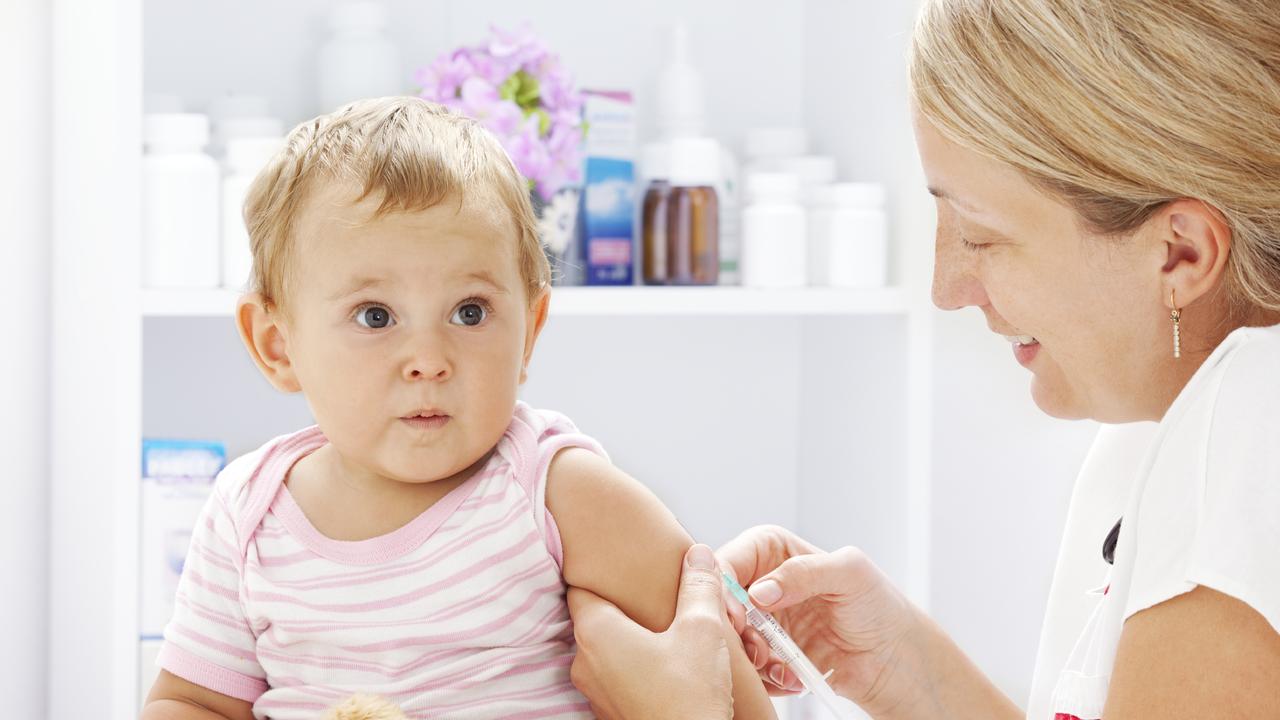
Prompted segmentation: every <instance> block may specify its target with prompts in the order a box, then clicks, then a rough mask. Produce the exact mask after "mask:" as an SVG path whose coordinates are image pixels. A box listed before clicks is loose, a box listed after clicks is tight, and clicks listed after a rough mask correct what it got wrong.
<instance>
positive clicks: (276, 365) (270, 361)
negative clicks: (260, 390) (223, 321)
mask: <svg viewBox="0 0 1280 720" xmlns="http://www.w3.org/2000/svg"><path fill="white" fill-rule="evenodd" d="M283 320H284V318H283V317H282V316H281V314H280V311H279V308H277V307H276V306H275V305H274V304H273V303H272V302H271V301H269V300H267V299H266V298H264V297H263V296H262V294H261V293H249V294H247V295H244V296H243V297H241V298H240V301H239V302H238V303H237V304H236V326H237V327H238V328H239V329H240V340H241V341H242V342H243V343H244V347H245V349H246V350H248V351H249V357H251V358H253V362H254V364H255V365H257V366H258V369H259V370H261V371H262V375H263V376H264V377H266V378H267V382H269V383H271V384H272V385H273V386H274V387H275V389H277V390H279V391H280V392H286V393H295V392H298V391H299V390H301V389H302V385H300V384H299V383H298V377H297V375H296V374H295V373H294V371H293V363H292V362H290V360H289V343H288V336H287V335H286V333H285V330H286V328H285V326H284V323H283Z"/></svg>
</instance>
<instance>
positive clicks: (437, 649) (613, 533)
mask: <svg viewBox="0 0 1280 720" xmlns="http://www.w3.org/2000/svg"><path fill="white" fill-rule="evenodd" d="M245 220H246V223H247V225H248V228H249V235H250V238H251V242H252V246H253V255H254V278H253V284H254V287H253V292H251V293H249V294H247V295H245V296H244V297H243V298H241V300H240V303H239V305H238V307H237V309H236V321H237V324H238V326H239V329H240V334H241V338H242V339H243V341H244V344H245V347H246V348H247V349H248V351H249V354H250V356H251V357H252V359H253V361H254V362H255V363H256V364H257V366H258V368H259V369H260V370H261V371H262V373H263V375H264V376H266V378H267V380H268V381H269V382H270V383H271V384H272V385H274V386H275V387H276V388H277V389H279V390H281V391H283V392H290V393H292V392H301V393H303V394H304V395H305V397H306V399H307V402H308V404H309V406H310V408H311V411H312V413H313V414H314V416H315V419H316V422H317V425H316V426H314V427H310V428H307V429H304V430H301V431H299V432H296V433H292V434H289V435H284V436H281V437H278V438H275V439H273V440H271V441H269V442H267V443H266V444H265V445H263V446H262V447H261V448H259V449H258V450H256V451H254V452H252V453H250V454H248V455H245V456H243V457H240V458H239V459H237V460H235V461H234V462H232V463H231V464H229V465H228V466H227V467H226V469H225V470H223V472H222V473H221V474H220V475H219V477H218V480H217V483H216V486H215V489H214V493H213V496H212V498H211V499H210V501H209V503H208V504H207V506H206V507H205V509H204V512H203V514H202V516H201V518H200V520H199V522H198V523H197V526H196V528H195V530H194V533H193V536H192V542H191V548H190V551H189V553H188V557H187V561H186V566H185V569H184V571H183V576H182V580H181V582H180V584H179V587H178V594H177V603H176V609H175V612H174V616H173V618H172V620H171V621H170V623H169V625H168V627H167V628H166V629H165V633H164V636H165V642H164V647H163V649H162V650H161V653H160V659H159V664H160V666H161V668H162V671H161V673H160V677H159V679H158V680H157V681H156V684H155V686H154V687H153V688H152V690H151V694H150V696H149V698H148V700H147V703H146V706H145V708H144V709H143V712H142V716H143V718H144V719H147V718H151V719H159V718H218V717H225V718H233V719H237V720H239V719H242V718H251V717H253V718H268V717H269V718H277V719H279V720H288V719H290V718H299V719H301V718H307V719H312V718H316V717H318V716H320V715H322V714H324V712H325V710H326V709H327V708H331V707H333V706H335V705H337V704H339V703H341V702H342V701H343V699H344V698H347V697H348V696H350V695H352V694H354V693H357V692H360V693H366V694H370V695H378V696H383V697H385V698H388V699H389V700H391V701H392V702H394V703H396V704H397V705H399V706H400V708H401V709H402V710H403V711H404V713H405V714H406V715H407V716H409V717H414V718H425V717H433V718H434V717H442V718H499V717H501V718H578V717H590V716H591V710H590V707H589V706H588V704H587V701H586V700H585V698H584V697H583V696H582V695H581V694H579V693H578V691H577V690H576V688H574V686H573V684H572V683H571V682H570V680H569V666H570V664H571V662H572V660H573V655H574V643H573V628H572V620H571V618H570V615H569V610H568V606H567V605H566V603H565V594H566V591H567V588H568V586H574V587H580V588H584V589H587V590H590V591H592V592H594V593H596V594H597V595H600V596H602V597H604V598H606V599H608V600H610V601H612V602H613V603H614V604H616V605H617V606H618V607H619V608H621V609H622V610H623V611H624V612H626V613H627V614H628V615H630V616H631V617H632V618H633V619H634V620H636V621H637V622H639V623H641V624H643V625H645V626H646V627H648V628H650V629H651V630H654V631H660V630H663V629H665V628H666V627H667V625H668V624H669V623H670V622H671V619H672V617H673V614H674V609H675V597H676V587H677V582H678V570H679V567H680V563H681V558H682V557H683V554H684V551H685V549H686V548H688V547H689V545H690V544H691V543H692V540H691V538H690V537H689V536H688V535H687V534H686V533H685V532H684V531H683V530H682V529H681V527H680V525H679V524H678V523H677V522H676V520H675V518H674V517H673V516H672V515H671V514H670V513H669V512H668V511H667V510H666V508H665V507H663V506H662V504H661V503H660V502H659V501H658V500H657V499H656V498H655V497H654V496H653V495H652V494H651V493H649V492H648V491H647V490H645V489H644V488H643V487H642V486H641V485H639V484H638V483H637V482H636V481H634V480H632V479H631V478H629V477H628V476H626V475H625V474H623V473H622V472H620V471H619V470H617V469H616V468H614V467H613V466H612V465H611V464H610V462H609V460H608V458H607V456H606V455H605V453H604V451H603V449H601V447H600V446H599V444H597V443H596V442H595V441H594V440H592V439H591V438H590V437H587V436H586V435H583V434H582V433H580V432H579V431H578V430H577V429H576V428H575V427H574V425H573V423H571V422H570V421H569V420H568V419H567V418H565V417H564V416H562V415H559V414H557V413H554V412H548V411H543V410H536V409H533V408H531V407H528V406H527V405H525V404H523V403H521V402H519V401H518V400H517V399H516V395H517V390H518V388H519V386H520V385H521V384H522V383H523V382H524V380H525V377H526V372H527V368H528V365H529V359H530V357H531V356H532V354H533V349H534V345H535V343H536V341H537V339H538V334H539V332H540V331H541V330H542V327H543V325H544V324H545V323H546V320H547V308H548V303H549V300H550V293H549V275H550V269H549V267H548V265H547V261H546V259H545V256H544V255H543V253H542V250H541V247H540V246H539V243H538V239H537V235H536V229H535V219H534V216H533V212H532V209H531V207H530V204H529V197H528V185H527V184H526V182H525V180H524V179H523V178H521V177H520V175H519V173H518V172H517V171H516V170H515V167H514V166H513V165H512V164H511V162H510V160H509V159H508V158H507V156H506V154H505V153H504V152H503V150H502V148H501V146H500V145H499V144H498V142H497V141H496V140H495V139H494V138H493V137H492V136H491V135H489V134H488V133H487V132H486V131H485V130H483V129H482V128H481V127H480V126H479V125H478V124H476V123H475V122H473V121H471V120H468V119H465V118H463V117H460V116H457V115H454V114H452V113H450V112H449V111H448V110H445V109H443V108H441V107H439V106H436V105H433V104H431V103H428V102H425V101H422V100H419V99H417V98H411V97H397V98H383V99H377V100H368V101H361V102H358V103H355V104H353V105H351V106H348V107H345V108H343V109H341V110H339V111H338V112H335V113H332V114H330V115H326V116H322V117H319V118H316V119H315V120H313V121H310V122H307V123H304V124H302V125H300V126H298V128H296V129H295V130H294V131H293V132H292V134H291V135H290V136H289V138H288V141H287V143H286V147H285V149H284V150H282V151H281V152H280V153H279V154H278V155H277V156H276V157H275V158H274V159H273V160H272V161H271V163H270V164H269V165H268V166H267V168H266V169H264V170H263V171H262V173H261V174H259V176H258V178H257V180H256V181H255V183H254V185H253V187H252V188H251V190H250V193H249V198H248V200H247V202H246V204H245ZM726 637H727V639H728V642H729V647H730V652H731V654H732V662H733V667H734V688H735V708H736V710H737V716H738V717H753V718H754V717H772V716H773V709H772V705H771V704H770V703H769V700H768V698H767V696H766V694H765V692H764V689H763V686H762V685H761V683H760V680H759V677H758V675H757V674H756V672H755V670H754V669H753V668H752V666H751V663H750V661H748V660H747V657H746V655H745V653H744V651H743V649H742V645H741V643H740V642H739V641H738V639H737V637H736V636H735V635H733V633H732V630H727V631H726ZM678 660H679V659H678V658H673V662H678Z"/></svg>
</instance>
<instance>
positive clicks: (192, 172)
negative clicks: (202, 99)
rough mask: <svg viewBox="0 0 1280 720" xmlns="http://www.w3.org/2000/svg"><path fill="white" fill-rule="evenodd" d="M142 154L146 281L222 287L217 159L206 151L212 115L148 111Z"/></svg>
mask: <svg viewBox="0 0 1280 720" xmlns="http://www.w3.org/2000/svg"><path fill="white" fill-rule="evenodd" d="M143 139H144V142H145V144H146V154H145V156H144V157H143V159H142V189H143V215H142V231H143V237H142V244H143V247H142V283H143V286H145V287H149V288H214V287H217V286H218V184H219V180H220V178H219V171H218V163H217V162H215V161H214V159H213V158H211V157H209V156H208V155H206V154H205V153H204V152H203V149H204V147H205V145H207V144H208V143H209V118H208V117H206V116H204V115H198V114H193V113H175V114H157V115H147V116H145V117H144V119H143Z"/></svg>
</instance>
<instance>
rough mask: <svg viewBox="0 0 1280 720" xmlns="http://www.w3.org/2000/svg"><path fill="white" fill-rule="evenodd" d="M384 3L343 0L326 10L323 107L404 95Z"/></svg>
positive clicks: (322, 54)
mask: <svg viewBox="0 0 1280 720" xmlns="http://www.w3.org/2000/svg"><path fill="white" fill-rule="evenodd" d="M386 24H387V8H386V6H385V5H383V4H382V3H380V2H371V1H368V0H359V1H357V2H341V3H339V4H337V5H335V6H334V8H333V11H332V12H331V13H330V15H329V29H330V31H331V33H332V34H331V35H330V37H329V40H328V41H327V42H326V43H325V44H324V45H323V46H322V47H321V48H320V55H319V58H318V71H319V77H318V80H319V91H320V107H321V112H332V111H334V110H337V109H338V108H339V107H340V106H342V105H344V104H346V103H349V102H351V101H353V100H359V99H361V98H369V97H384V96H387V95H403V94H404V93H405V91H406V90H407V89H408V88H407V85H408V83H407V82H405V80H404V79H403V78H401V77H400V52H399V50H398V49H397V48H396V45H395V43H393V42H391V40H390V38H388V37H387V35H386V33H385V32H384V29H385V27H386Z"/></svg>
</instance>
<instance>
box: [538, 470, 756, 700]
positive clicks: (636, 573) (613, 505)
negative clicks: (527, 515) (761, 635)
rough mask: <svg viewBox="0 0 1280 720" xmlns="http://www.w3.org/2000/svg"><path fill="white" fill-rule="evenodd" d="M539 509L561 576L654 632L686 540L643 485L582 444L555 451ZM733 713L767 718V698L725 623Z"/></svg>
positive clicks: (666, 608) (672, 590) (670, 599)
mask: <svg viewBox="0 0 1280 720" xmlns="http://www.w3.org/2000/svg"><path fill="white" fill-rule="evenodd" d="M547 508H548V509H549V510H550V511H551V514H552V516H554V517H555V519H556V525H557V527H558V528H559V529H560V538H561V542H562V544H563V545H564V579H565V582H566V583H568V584H569V585H571V586H574V587H579V588H583V589H585V590H590V591H591V592H593V593H595V594H596V595H599V596H600V597H602V598H604V599H606V600H608V601H609V602H611V603H613V604H614V605H616V606H617V607H618V608H619V609H621V610H622V611H623V612H625V613H626V614H627V615H628V616H629V617H630V618H631V619H632V620H634V621H636V622H637V623H639V624H640V625H643V626H644V627H646V628H648V629H649V630H651V631H654V632H661V631H663V630H666V629H667V627H668V626H669V625H671V621H672V619H673V618H674V617H675V607H676V592H677V589H678V587H679V584H680V568H681V564H682V563H683V562H684V553H685V551H686V550H688V549H689V547H690V546H691V545H693V539H692V538H691V537H689V534H688V533H687V532H685V531H684V528H683V527H681V526H680V523H679V522H677V521H676V518H675V516H673V515H672V514H671V512H670V511H669V510H667V508H666V506H664V505H663V504H662V502H661V501H659V500H658V498H656V497H655V496H654V495H653V493H651V492H649V490H648V489H646V488H645V487H644V486H643V485H641V484H640V483H639V482H637V481H635V480H634V479H632V478H630V477H628V476H627V475H626V474H625V473H623V472H622V471H620V470H618V469H617V468H615V467H613V466H612V465H611V464H609V462H608V461H607V460H605V459H604V458H601V457H600V456H598V455H596V454H594V453H592V452H590V451H588V450H582V449H569V450H564V451H562V452H561V453H560V454H559V455H557V456H556V458H555V459H554V460H553V461H552V463H551V468H550V470H549V471H548V477H547ZM725 629H726V630H725V631H726V635H727V636H728V638H727V641H728V644H729V652H730V665H731V667H732V669H733V699H734V704H733V707H734V716H735V717H737V718H749V719H751V720H755V719H756V718H773V717H775V713H774V710H773V704H772V703H771V702H770V700H769V696H768V694H767V693H766V692H765V690H764V686H763V684H762V683H761V681H760V676H759V674H758V673H757V672H756V670H755V668H754V667H753V666H752V664H751V661H750V660H748V659H747V656H746V652H745V651H744V650H743V647H742V642H741V640H740V639H739V638H738V636H737V635H736V634H734V633H733V630H732V626H730V625H729V624H728V623H726V624H725Z"/></svg>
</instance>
